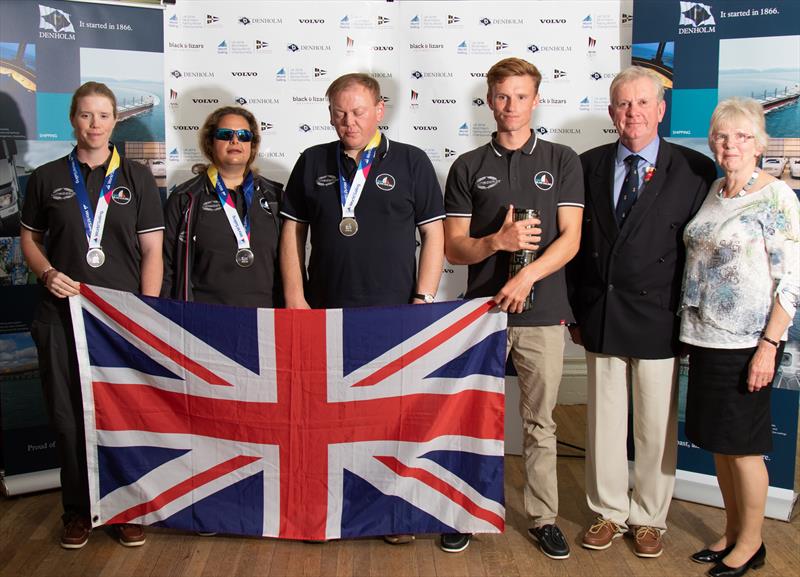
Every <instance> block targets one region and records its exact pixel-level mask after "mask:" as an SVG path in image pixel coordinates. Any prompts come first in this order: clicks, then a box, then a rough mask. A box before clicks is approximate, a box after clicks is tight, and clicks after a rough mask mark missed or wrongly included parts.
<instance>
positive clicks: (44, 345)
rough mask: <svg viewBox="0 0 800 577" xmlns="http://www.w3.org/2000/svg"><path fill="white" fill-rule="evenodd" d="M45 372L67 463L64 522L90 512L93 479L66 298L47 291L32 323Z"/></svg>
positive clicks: (63, 481) (63, 475) (63, 478)
mask: <svg viewBox="0 0 800 577" xmlns="http://www.w3.org/2000/svg"><path fill="white" fill-rule="evenodd" d="M31 336H32V337H33V340H34V342H35V343H36V348H37V350H38V352H39V373H40V376H41V381H42V389H43V391H44V398H45V403H46V404H47V412H48V415H49V417H50V424H51V426H52V427H53V429H54V431H55V433H56V450H57V453H58V458H59V462H60V465H61V502H62V504H63V507H64V515H63V517H62V518H63V519H64V522H67V521H69V519H70V518H71V517H73V516H75V515H81V516H85V517H87V518H88V517H89V514H90V508H89V479H88V475H87V466H86V435H85V431H84V427H83V402H82V399H81V385H80V376H79V373H78V357H77V355H76V353H75V340H74V338H73V334H72V321H71V320H70V314H69V305H68V303H67V300H66V299H56V298H55V297H52V296H50V295H44V296H43V297H42V300H41V302H40V304H39V308H38V310H37V313H36V317H35V319H34V321H33V323H32V325H31Z"/></svg>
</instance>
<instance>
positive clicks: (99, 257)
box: [86, 247, 106, 268]
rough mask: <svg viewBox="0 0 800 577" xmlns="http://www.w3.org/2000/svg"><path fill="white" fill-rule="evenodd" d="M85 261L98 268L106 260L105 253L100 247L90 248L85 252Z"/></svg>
mask: <svg viewBox="0 0 800 577" xmlns="http://www.w3.org/2000/svg"><path fill="white" fill-rule="evenodd" d="M86 262H87V263H89V266H90V267H92V268H99V267H101V266H103V263H104V262H106V253H104V252H103V249H102V248H100V247H95V248H90V249H89V251H88V252H87V253H86Z"/></svg>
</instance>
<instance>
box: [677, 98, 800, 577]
mask: <svg viewBox="0 0 800 577" xmlns="http://www.w3.org/2000/svg"><path fill="white" fill-rule="evenodd" d="M764 124H765V123H764V112H763V109H762V107H761V105H760V104H759V103H758V102H756V101H755V100H752V99H739V98H732V99H729V100H725V101H723V102H720V103H719V105H718V106H717V108H716V109H715V110H714V114H713V115H712V117H711V128H710V130H709V135H708V142H709V145H710V147H711V150H712V151H713V152H714V156H715V157H716V161H717V163H718V164H719V166H720V167H722V170H723V171H724V173H725V175H724V176H723V177H722V178H720V179H718V180H716V181H715V182H714V183H713V184H712V185H711V190H710V191H709V194H708V197H707V198H706V200H705V202H704V203H703V206H702V207H701V208H700V211H699V212H698V213H697V215H696V216H695V218H694V219H693V220H692V221H691V222H690V223H689V224H688V225H687V226H686V230H685V231H684V237H683V238H684V242H685V243H686V250H687V256H686V272H685V276H684V282H683V294H682V297H681V299H682V300H681V340H682V341H683V342H685V343H688V344H689V345H690V349H689V355H690V357H689V364H690V367H689V390H688V395H687V400H686V435H687V437H688V438H689V440H691V441H692V442H693V443H694V444H696V445H698V446H699V447H701V448H703V449H706V450H708V451H711V452H712V453H714V463H715V465H716V470H717V480H718V482H719V487H720V490H721V492H722V499H723V502H724V504H725V513H726V525H725V533H724V535H722V536H721V537H720V538H719V539H717V540H716V541H714V542H713V543H711V544H709V545H708V548H707V549H704V550H702V551H698V552H697V553H695V554H694V555H693V556H692V559H693V560H694V561H697V562H700V563H703V562H706V563H715V565H714V567H713V568H712V569H711V570H710V571H709V575H712V577H717V576H723V575H724V576H734V575H743V574H744V573H745V572H747V570H748V569H750V568H751V567H752V568H756V567H760V566H761V565H763V564H764V559H765V557H766V548H765V547H764V544H763V542H762V540H761V527H762V525H763V521H764V506H765V503H766V498H767V487H768V485H769V479H768V476H767V469H766V466H765V465H764V460H763V458H762V454H764V453H767V452H769V451H770V450H771V449H772V431H771V419H770V406H769V400H770V390H771V387H770V384H771V383H772V380H773V378H774V376H775V368H776V365H777V363H778V360H779V359H780V355H781V353H782V350H783V345H784V341H785V340H786V337H787V330H788V327H789V325H790V323H791V319H792V318H793V317H794V312H795V309H796V307H797V306H798V300H799V297H800V285H798V273H799V272H800V271H798V263H800V203H798V200H797V196H796V195H795V193H794V192H793V191H792V189H790V188H789V187H788V186H787V185H786V183H784V182H782V181H780V180H777V179H775V178H774V177H772V176H770V175H769V174H767V173H766V172H762V171H761V170H760V169H759V168H758V166H757V165H758V159H759V157H760V156H761V154H763V152H764V151H765V149H766V147H767V133H766V131H765V127H764Z"/></svg>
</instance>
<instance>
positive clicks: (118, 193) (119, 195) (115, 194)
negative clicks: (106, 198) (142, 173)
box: [111, 186, 132, 206]
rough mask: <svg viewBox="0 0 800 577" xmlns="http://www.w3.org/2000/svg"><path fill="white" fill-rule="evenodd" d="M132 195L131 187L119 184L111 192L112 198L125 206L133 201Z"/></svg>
mask: <svg viewBox="0 0 800 577" xmlns="http://www.w3.org/2000/svg"><path fill="white" fill-rule="evenodd" d="M131 197H132V195H131V191H130V189H129V188H125V187H124V186H118V187H117V188H115V189H114V190H113V191H112V192H111V200H113V201H114V202H116V203H117V204H121V205H123V206H124V205H126V204H128V203H129V202H130V201H131Z"/></svg>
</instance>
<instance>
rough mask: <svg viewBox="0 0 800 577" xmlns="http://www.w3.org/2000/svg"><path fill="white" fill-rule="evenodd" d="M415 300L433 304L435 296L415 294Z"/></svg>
mask: <svg viewBox="0 0 800 577" xmlns="http://www.w3.org/2000/svg"><path fill="white" fill-rule="evenodd" d="M414 298H415V299H419V300H421V301H425V303H426V304H431V303H432V302H433V295H432V294H428V293H424V294H422V293H415V294H414Z"/></svg>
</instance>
